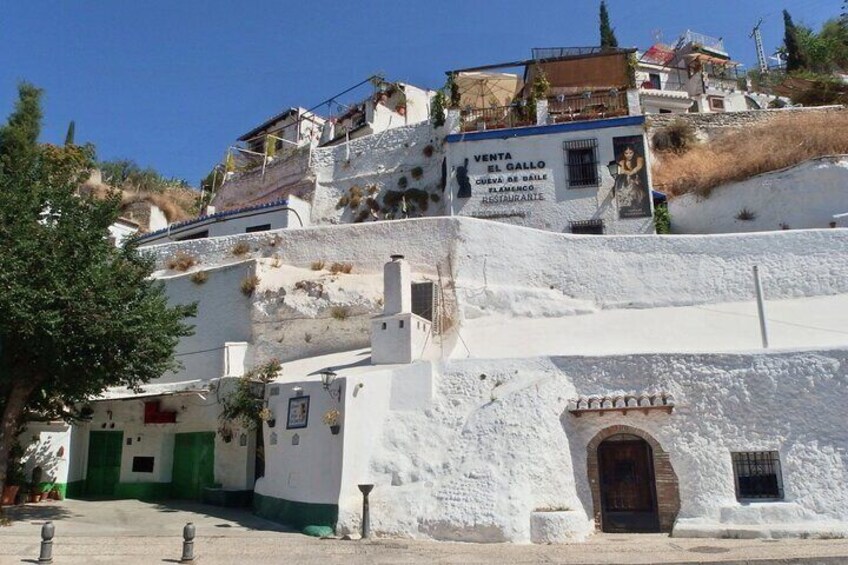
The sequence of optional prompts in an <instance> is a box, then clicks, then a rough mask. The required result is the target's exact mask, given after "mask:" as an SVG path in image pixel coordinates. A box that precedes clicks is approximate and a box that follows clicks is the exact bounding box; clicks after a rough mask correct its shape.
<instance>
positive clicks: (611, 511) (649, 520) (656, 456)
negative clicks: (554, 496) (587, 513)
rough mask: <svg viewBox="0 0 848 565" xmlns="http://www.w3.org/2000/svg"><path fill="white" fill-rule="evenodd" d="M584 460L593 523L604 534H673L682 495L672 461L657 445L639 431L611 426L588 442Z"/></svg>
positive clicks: (632, 428)
mask: <svg viewBox="0 0 848 565" xmlns="http://www.w3.org/2000/svg"><path fill="white" fill-rule="evenodd" d="M586 455H587V461H586V470H587V473H588V478H589V487H590V489H591V492H592V504H593V506H594V515H595V523H596V524H597V526H598V527H599V528H600V529H601V530H602V531H604V532H657V531H659V532H671V530H672V528H673V527H674V521H675V520H676V519H677V513H678V512H679V511H680V491H679V487H678V481H677V474H676V473H675V472H674V468H673V467H672V466H671V458H670V457H669V454H668V452H666V451H665V450H664V449H663V448H662V446H661V445H660V444H659V442H657V440H655V439H654V438H653V437H652V436H651V435H650V434H648V433H646V432H644V431H643V430H640V429H639V428H635V427H633V426H627V425H613V426H610V427H608V428H605V429H603V430H601V431H600V432H598V433H597V434H596V435H595V437H594V438H592V439H591V440H590V441H589V443H588V445H587V446H586ZM602 459H603V465H604V475H603V478H602V475H601V464H602ZM646 460H647V461H646ZM603 481H606V482H605V483H603ZM631 486H632V487H633V488H630V487H631ZM602 495H603V496H602ZM627 497H629V498H627ZM628 505H629V507H630V510H628V509H627V507H628ZM623 512H633V513H634V514H630V515H627V514H623ZM646 525H647V527H646Z"/></svg>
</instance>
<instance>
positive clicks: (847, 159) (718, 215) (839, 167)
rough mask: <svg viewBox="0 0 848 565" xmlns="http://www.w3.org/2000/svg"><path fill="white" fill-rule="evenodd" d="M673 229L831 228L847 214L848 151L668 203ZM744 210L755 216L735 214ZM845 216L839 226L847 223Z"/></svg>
mask: <svg viewBox="0 0 848 565" xmlns="http://www.w3.org/2000/svg"><path fill="white" fill-rule="evenodd" d="M668 210H669V214H670V215H671V229H672V231H673V232H674V233H735V232H756V231H771V230H780V229H805V228H827V227H829V226H830V223H831V222H834V221H837V220H834V218H833V216H834V214H845V213H848V155H842V156H829V157H821V158H818V159H812V160H810V161H806V162H804V163H801V164H800V165H796V166H794V167H789V168H787V169H783V170H780V171H774V172H770V173H765V174H762V175H758V176H755V177H752V178H750V179H747V180H744V181H741V182H734V183H730V184H725V185H722V186H719V187H717V188H715V189H713V190H712V191H711V192H710V195H709V196H708V197H706V198H701V197H699V196H697V195H695V194H691V193H689V194H684V195H681V196H678V197H677V198H674V199H672V200H671V201H669V203H668ZM742 210H747V211H750V212H752V213H753V214H754V215H755V217H754V219H752V220H740V219H738V218H737V216H738V215H739V213H740V212H741V211H742ZM845 220H846V218H842V219H841V222H837V225H839V226H841V227H844V226H846V225H848V224H846V223H845Z"/></svg>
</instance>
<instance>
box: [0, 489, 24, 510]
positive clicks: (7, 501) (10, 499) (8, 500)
mask: <svg viewBox="0 0 848 565" xmlns="http://www.w3.org/2000/svg"><path fill="white" fill-rule="evenodd" d="M20 488H21V487H20V485H6V486H4V487H3V496H1V497H0V506H11V505H12V504H14V503H15V498H16V497H17V496H18V491H19V490H20Z"/></svg>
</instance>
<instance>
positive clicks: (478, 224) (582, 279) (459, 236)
mask: <svg viewBox="0 0 848 565" xmlns="http://www.w3.org/2000/svg"><path fill="white" fill-rule="evenodd" d="M236 241H246V242H250V244H251V248H252V249H254V250H255V251H253V255H254V256H257V257H260V256H261V257H270V256H272V255H277V256H278V257H279V258H280V260H281V261H282V262H283V263H285V264H289V265H296V266H301V267H307V268H308V266H309V265H310V263H311V262H312V261H315V260H318V259H323V260H325V261H327V262H328V263H332V262H335V261H338V262H349V263H352V264H353V266H354V270H355V271H356V272H359V273H367V272H372V273H376V272H380V269H382V266H383V264H384V263H385V262H386V260H387V258H388V257H389V255H391V254H392V253H401V254H404V255H406V258H407V260H408V261H409V262H410V264H411V266H412V270H413V272H415V273H427V274H433V273H434V271H435V270H436V266H437V265H438V266H440V268H441V271H442V274H443V276H446V277H448V278H449V277H450V276H451V273H452V276H453V277H454V278H455V281H456V286H457V300H458V305H459V307H460V309H461V310H466V309H467V308H469V307H474V308H476V309H479V307H480V305H485V306H486V307H487V308H488V309H489V312H490V313H494V312H499V311H504V312H510V313H512V312H515V308H516V305H518V306H522V305H527V308H526V312H525V313H524V314H522V315H526V316H531V317H533V316H546V315H551V314H550V313H548V312H552V313H555V314H554V315H562V314H559V313H557V312H561V311H562V310H563V308H565V307H567V308H571V309H574V308H575V307H576V308H577V309H578V310H579V309H581V308H584V309H585V308H588V309H590V310H591V309H593V308H644V307H660V306H675V305H691V304H708V303H717V302H732V301H742V300H751V299H752V296H753V286H752V278H751V277H752V275H751V267H752V266H753V265H759V266H760V268H761V274H762V277H763V285H764V288H765V293H766V296H767V297H768V298H769V299H781V298H791V297H804V296H822V295H833V294H839V293H845V292H848V254H846V253H845V249H846V246H848V231H845V230H833V229H827V230H803V231H802V230H790V231H781V232H772V233H755V234H726V235H692V236H652V235H645V236H604V237H597V236H579V235H570V234H556V233H552V232H545V231H540V230H533V229H527V228H522V227H517V226H510V225H507V224H502V223H499V222H492V221H486V220H477V219H472V218H426V219H425V218H422V219H414V220H406V221H393V222H376V223H365V224H359V225H340V226H322V227H315V228H309V229H303V230H297V229H295V230H281V231H277V232H272V233H270V234H269V233H265V234H245V235H241V236H233V237H224V238H214V239H205V240H194V241H187V242H181V243H173V244H168V245H161V246H154V247H151V248H150V252H151V253H153V254H154V255H156V256H158V257H159V258H160V260H164V259H165V258H167V257H168V256H169V255H170V254H172V253H174V252H175V251H176V250H178V249H181V250H184V251H186V252H188V253H192V254H194V255H197V256H199V257H201V258H202V260H203V262H204V264H205V265H215V264H218V263H220V262H228V261H232V260H233V258H232V253H231V249H232V247H233V245H234V243H235V242H236ZM272 244H273V245H272ZM531 300H532V301H533V302H529V301H531Z"/></svg>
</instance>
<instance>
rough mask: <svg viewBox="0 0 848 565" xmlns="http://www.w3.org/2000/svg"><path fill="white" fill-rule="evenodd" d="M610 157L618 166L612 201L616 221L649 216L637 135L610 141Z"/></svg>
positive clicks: (641, 144)
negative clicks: (611, 154) (613, 201)
mask: <svg viewBox="0 0 848 565" xmlns="http://www.w3.org/2000/svg"><path fill="white" fill-rule="evenodd" d="M612 147H613V154H614V155H615V160H616V162H617V163H618V176H617V177H616V179H615V200H616V202H617V204H618V217H619V218H645V217H649V216H650V215H651V198H650V187H649V186H648V170H647V168H646V165H645V144H644V140H643V137H642V136H641V135H629V136H627V137H614V138H612Z"/></svg>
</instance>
